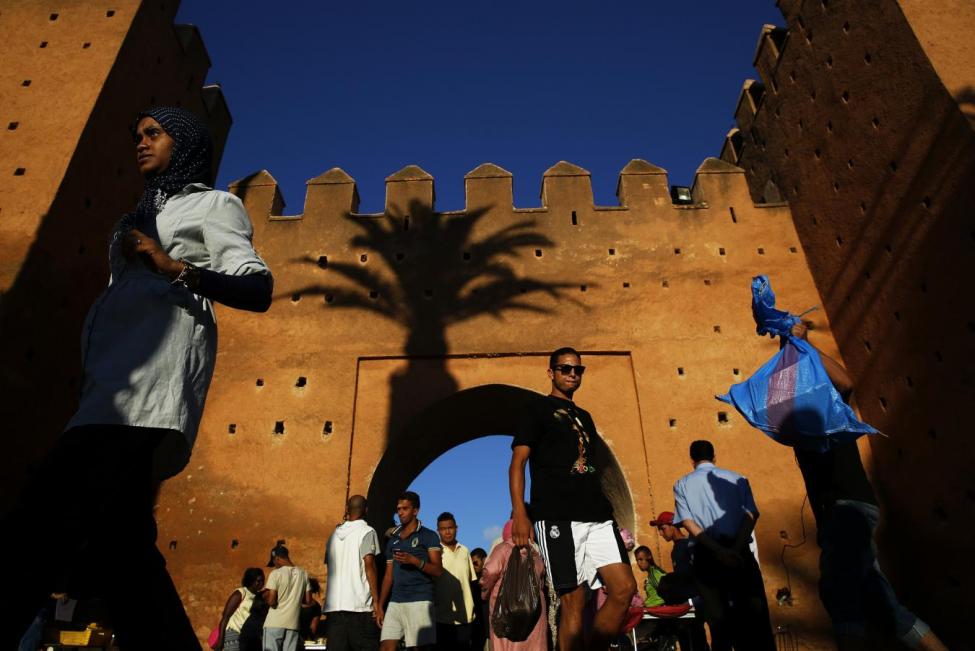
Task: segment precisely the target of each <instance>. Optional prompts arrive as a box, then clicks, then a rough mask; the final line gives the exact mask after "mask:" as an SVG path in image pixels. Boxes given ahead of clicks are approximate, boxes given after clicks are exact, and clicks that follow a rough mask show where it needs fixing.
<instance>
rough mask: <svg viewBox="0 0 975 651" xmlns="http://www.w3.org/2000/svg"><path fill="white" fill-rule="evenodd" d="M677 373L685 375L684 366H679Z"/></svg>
mask: <svg viewBox="0 0 975 651" xmlns="http://www.w3.org/2000/svg"><path fill="white" fill-rule="evenodd" d="M677 375H680V376H682V377H683V375H684V367H683V366H678V367H677Z"/></svg>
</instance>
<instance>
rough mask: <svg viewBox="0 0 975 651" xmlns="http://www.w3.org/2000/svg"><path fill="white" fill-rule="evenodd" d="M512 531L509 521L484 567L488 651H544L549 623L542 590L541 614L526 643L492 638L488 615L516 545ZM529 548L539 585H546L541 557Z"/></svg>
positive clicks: (534, 549)
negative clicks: (487, 606)
mask: <svg viewBox="0 0 975 651" xmlns="http://www.w3.org/2000/svg"><path fill="white" fill-rule="evenodd" d="M511 527H512V521H511V520H508V522H507V523H506V524H505V525H504V529H503V530H502V531H501V542H500V543H498V544H497V546H495V548H494V549H492V550H491V554H490V555H489V556H488V559H487V561H485V563H484V571H483V572H482V573H481V596H482V598H484V599H487V598H488V595H490V602H489V608H488V617H489V621H488V622H487V626H488V628H489V629H490V631H491V649H492V651H547V649H548V637H547V635H548V619H547V618H546V617H545V613H546V612H548V607H547V606H546V604H545V591H544V590H543V591H542V592H541V595H540V596H541V601H542V607H541V614H540V615H539V617H538V621H537V622H535V628H534V629H532V632H531V634H530V635H529V636H528V639H527V640H525V641H524V642H512V641H511V640H507V639H505V638H501V637H498V636H497V635H495V634H494V627H492V626H491V622H490V615H491V613H493V612H494V603H495V602H496V601H497V599H498V592H500V590H501V581H502V579H503V578H504V571H505V569H507V567H508V562H509V561H510V560H511V555H512V554H513V553H515V543H514V542H513V541H512V540H511ZM531 545H532V558H533V559H534V560H535V572H536V573H537V574H538V585H545V563H544V562H543V561H542V556H541V554H540V553H539V551H538V547H536V546H535V543H531ZM519 553H522V554H523V553H525V550H519Z"/></svg>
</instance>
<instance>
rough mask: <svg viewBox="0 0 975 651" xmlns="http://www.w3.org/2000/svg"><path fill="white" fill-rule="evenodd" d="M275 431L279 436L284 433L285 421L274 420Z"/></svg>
mask: <svg viewBox="0 0 975 651" xmlns="http://www.w3.org/2000/svg"><path fill="white" fill-rule="evenodd" d="M274 433H275V434H276V435H278V436H280V435H282V434H284V421H283V420H276V421H274Z"/></svg>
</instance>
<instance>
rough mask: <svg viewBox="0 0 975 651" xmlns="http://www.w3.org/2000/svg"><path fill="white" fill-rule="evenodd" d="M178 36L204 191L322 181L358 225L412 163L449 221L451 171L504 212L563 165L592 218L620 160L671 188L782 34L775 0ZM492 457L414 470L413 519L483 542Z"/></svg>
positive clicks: (341, 16) (352, 8)
mask: <svg viewBox="0 0 975 651" xmlns="http://www.w3.org/2000/svg"><path fill="white" fill-rule="evenodd" d="M177 20H178V21H179V22H185V23H192V24H195V25H197V26H198V27H199V28H200V30H201V32H202V34H203V39H204V41H205V42H206V46H207V49H208V51H209V54H210V58H211V60H212V63H213V67H212V68H211V70H210V74H209V77H208V80H209V81H210V82H211V83H213V82H216V83H219V84H221V85H222V87H223V92H224V94H225V96H226V98H227V102H228V104H229V106H230V111H231V113H232V114H233V117H234V126H233V129H232V130H231V132H230V140H229V142H228V144H227V148H226V151H225V154H224V158H223V164H222V167H221V170H220V176H219V179H218V187H221V188H225V187H226V185H227V183H228V182H229V181H231V180H233V179H236V178H240V177H242V176H246V175H247V174H250V173H252V172H255V171H257V170H260V169H267V170H269V171H270V172H271V173H272V174H273V175H274V177H275V178H276V179H277V180H278V182H279V183H280V184H281V187H282V190H283V192H284V196H285V199H286V201H287V203H288V206H287V208H286V212H288V213H289V214H297V213H300V212H301V210H302V205H303V202H304V193H305V188H304V183H305V181H306V180H307V179H309V178H312V177H314V176H317V175H318V174H320V173H321V172H323V171H325V170H326V169H329V168H331V167H334V166H339V167H342V168H343V169H345V170H346V171H347V172H348V173H349V174H351V175H352V176H353V177H354V178H355V179H356V181H357V182H358V188H359V194H360V196H361V199H362V203H361V206H360V209H361V210H362V211H364V212H378V211H381V210H382V207H383V201H384V184H383V179H384V178H385V177H386V176H388V175H389V174H391V173H393V172H395V171H396V170H398V169H400V168H401V167H403V166H404V165H407V164H411V163H415V164H418V165H420V166H421V167H423V168H424V169H426V170H427V171H428V172H430V173H431V174H433V176H434V177H435V178H436V192H437V207H438V208H439V209H441V210H456V209H460V208H463V206H464V194H463V192H464V190H463V187H464V186H463V176H464V174H465V173H467V172H468V171H470V170H471V169H473V168H474V167H476V166H477V165H479V164H480V163H483V162H487V161H490V162H493V163H496V164H498V165H501V166H502V167H504V168H506V169H508V170H510V171H511V172H512V173H513V174H514V176H515V180H514V193H515V204H516V205H517V206H519V207H531V206H538V205H540V201H539V189H540V185H541V176H542V172H543V171H544V170H545V169H547V168H548V167H550V166H551V165H552V164H554V163H556V162H557V161H559V160H562V159H565V160H569V161H571V162H573V163H576V164H577V165H581V166H582V167H584V168H586V169H588V170H589V171H590V172H592V181H593V190H594V193H595V199H596V202H597V203H598V204H602V205H615V204H616V197H615V190H616V179H617V175H618V174H619V171H620V169H622V167H623V166H624V165H626V163H627V162H628V161H629V160H630V159H632V158H644V159H646V160H648V161H650V162H651V163H654V164H656V165H660V166H661V167H664V168H666V169H667V170H669V172H670V181H671V183H674V184H682V185H683V184H690V182H691V180H692V178H693V174H694V170H695V169H697V167H698V165H700V163H701V161H702V160H703V159H704V158H705V157H707V156H716V155H718V153H719V151H720V148H721V144H722V141H723V138H724V135H725V134H726V133H727V131H728V129H729V128H731V127H732V126H733V125H734V120H733V113H734V109H735V103H736V101H737V98H738V92H739V90H740V88H741V84H742V82H743V80H744V79H746V78H750V77H754V76H755V72H754V70H753V69H752V66H751V64H752V56H753V55H754V50H755V44H756V41H757V39H758V34H759V31H760V29H761V26H762V25H763V24H764V23H774V24H782V16H781V14H780V13H779V12H778V10H777V9H776V8H775V3H774V0H748V1H747V2H727V0H707V1H701V2H657V1H651V0H640V1H626V2H622V1H620V2H604V3H596V2H581V1H578V0H563V1H560V2H543V1H530V2H524V1H522V2H510V1H507V0H504V1H499V2H492V3H486V2H480V3H473V2H457V1H456V0H455V1H452V2H442V1H433V2H427V3H420V4H417V3H412V4H411V3H392V2H341V3H340V2H335V1H322V0H316V1H311V0H306V1H301V2H298V1H287V2H277V3H268V2H251V1H243V0H242V1H240V2H214V1H212V0H183V3H182V6H181V8H180V11H179V14H178V17H177ZM597 425H598V423H597ZM509 441H510V439H508V438H507V437H488V438H484V439H480V440H477V441H474V442H471V443H468V444H467V445H464V446H460V447H458V448H455V449H454V450H451V451H449V452H448V453H446V454H445V455H444V456H442V457H440V459H438V460H437V461H435V462H434V463H433V464H431V466H429V467H428V468H427V470H426V471H424V472H423V473H422V474H421V476H420V477H419V478H418V479H417V480H416V482H415V483H414V487H415V488H416V489H417V490H418V492H420V494H421V496H423V497H424V502H423V508H422V509H421V518H423V519H424V520H425V521H426V522H427V524H428V525H430V526H431V527H433V526H435V522H433V520H434V519H435V518H436V516H437V514H438V513H439V512H440V511H441V510H450V511H453V512H454V513H455V514H456V515H457V518H458V521H459V525H460V527H461V529H460V533H459V537H460V539H461V540H462V541H463V542H465V543H466V544H468V545H469V546H470V547H475V546H486V545H487V543H489V542H490V540H491V538H493V537H494V536H493V533H494V529H491V528H492V527H499V526H500V525H501V524H503V522H504V520H505V518H506V517H507V515H508V511H509V507H508V505H507V504H508V498H507V488H506V479H505V473H506V469H507V462H508V455H509V452H508V445H509ZM439 495H443V496H445V497H444V499H443V501H440V500H439V498H438V497H437V496H439ZM486 530H487V531H488V535H485V534H484V532H485V531H486Z"/></svg>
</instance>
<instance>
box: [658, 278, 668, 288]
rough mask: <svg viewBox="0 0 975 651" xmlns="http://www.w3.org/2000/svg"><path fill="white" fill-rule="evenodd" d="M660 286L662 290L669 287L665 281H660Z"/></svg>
mask: <svg viewBox="0 0 975 651" xmlns="http://www.w3.org/2000/svg"><path fill="white" fill-rule="evenodd" d="M660 286H661V287H663V288H664V289H667V288H668V287H670V282H669V281H666V280H661V281H660Z"/></svg>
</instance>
